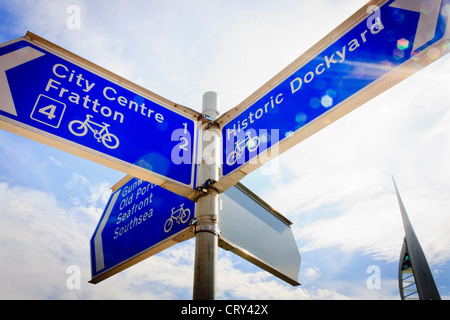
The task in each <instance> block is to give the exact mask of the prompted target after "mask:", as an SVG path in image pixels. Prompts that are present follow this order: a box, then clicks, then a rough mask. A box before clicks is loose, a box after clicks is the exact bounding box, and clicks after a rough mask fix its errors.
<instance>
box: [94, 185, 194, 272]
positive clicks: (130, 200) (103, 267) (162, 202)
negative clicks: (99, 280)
mask: <svg viewBox="0 0 450 320" xmlns="http://www.w3.org/2000/svg"><path fill="white" fill-rule="evenodd" d="M194 210H195V203H194V202H192V201H190V200H188V199H186V198H184V197H182V196H179V195H176V194H174V193H172V192H170V191H167V190H165V189H163V188H161V187H159V186H157V185H153V184H151V183H148V182H146V181H142V180H140V179H136V178H133V179H131V180H130V181H129V182H128V183H126V184H125V185H124V186H122V187H121V188H120V189H118V190H117V191H116V192H114V193H113V194H112V196H111V198H110V200H109V202H108V204H107V206H106V208H105V211H104V213H103V215H102V218H101V219H100V222H99V225H98V226H97V228H96V230H95V232H94V235H93V236H92V239H91V242H90V243H91V261H92V277H95V276H97V275H99V274H101V273H103V272H105V271H107V270H110V269H111V268H113V267H116V266H117V265H118V264H120V263H122V262H125V261H127V260H128V259H130V258H132V257H134V256H136V255H138V254H141V253H143V252H144V251H145V250H147V249H149V248H152V247H153V246H155V245H157V244H158V243H160V242H161V241H164V240H166V239H168V238H171V237H172V236H173V235H175V234H177V233H179V232H181V231H183V230H185V229H187V228H189V223H190V220H191V219H193V218H194V214H195V212H194Z"/></svg>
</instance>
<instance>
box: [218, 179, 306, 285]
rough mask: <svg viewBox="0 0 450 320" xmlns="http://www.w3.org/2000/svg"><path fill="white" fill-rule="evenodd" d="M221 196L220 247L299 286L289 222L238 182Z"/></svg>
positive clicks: (297, 260) (298, 256) (294, 245)
mask: <svg viewBox="0 0 450 320" xmlns="http://www.w3.org/2000/svg"><path fill="white" fill-rule="evenodd" d="M220 199H221V202H222V204H221V214H220V218H219V229H220V232H221V237H220V240H219V245H220V247H221V248H223V249H226V250H230V251H231V252H234V253H235V254H237V255H239V256H240V257H242V258H244V259H246V260H248V261H250V262H251V263H253V264H255V265H257V266H259V267H261V268H262V269H264V270H266V271H268V272H270V273H271V274H273V275H275V276H277V277H279V278H280V279H282V280H284V281H286V282H288V283H289V284H291V285H294V286H296V285H299V283H298V275H299V272H300V262H301V257H300V253H299V251H298V247H297V243H296V242H295V239H294V235H293V233H292V229H291V227H290V226H291V225H292V222H290V221H289V220H287V219H286V218H285V217H284V216H283V215H281V214H280V213H278V212H277V211H275V210H274V209H272V208H271V207H270V206H269V205H268V204H267V203H266V202H264V201H263V200H262V199H260V198H259V197H258V196H257V195H255V194H254V193H253V192H251V191H250V190H249V189H247V188H246V187H245V186H243V185H242V184H240V183H238V184H236V185H235V186H233V187H231V188H229V189H228V190H227V191H225V192H224V193H222V194H221V195H220Z"/></svg>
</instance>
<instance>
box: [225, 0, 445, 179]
mask: <svg viewBox="0 0 450 320" xmlns="http://www.w3.org/2000/svg"><path fill="white" fill-rule="evenodd" d="M372 3H378V4H379V6H371V7H369V6H368V7H365V8H363V9H364V10H360V11H359V12H358V13H357V14H356V15H355V16H353V17H352V18H350V19H349V20H348V21H346V22H345V23H344V24H343V25H342V26H341V27H339V28H338V29H337V30H336V31H335V32H334V33H332V34H331V35H330V36H328V37H326V38H325V39H324V40H323V41H321V42H320V43H319V44H318V45H317V46H315V47H314V48H313V49H312V50H310V51H308V53H307V54H305V55H304V56H302V57H300V58H299V60H297V61H296V62H294V63H293V65H291V66H290V67H288V68H287V71H286V70H285V71H283V72H281V74H282V76H278V77H275V78H274V79H273V81H270V82H269V83H268V84H267V85H265V86H264V87H263V88H261V89H260V90H259V91H257V92H256V94H255V95H254V98H253V99H251V98H250V99H248V100H250V101H246V102H244V103H243V104H241V105H240V106H238V107H237V109H239V112H240V113H239V112H235V113H234V114H232V115H230V116H229V117H227V116H226V117H222V119H223V120H222V122H221V125H222V135H223V176H227V175H229V174H230V173H232V172H235V171H236V170H237V169H240V168H242V166H243V165H245V164H248V163H251V162H252V160H253V163H256V161H255V159H256V157H257V156H259V155H261V154H262V153H263V152H265V151H267V150H269V149H271V148H273V147H279V146H281V145H283V144H286V145H288V146H287V147H283V148H281V150H280V152H282V151H285V150H286V149H288V148H290V147H292V146H294V145H295V144H296V143H298V142H300V141H301V140H303V139H305V138H306V137H307V136H310V135H311V134H313V133H314V132H316V131H318V130H320V129H321V128H323V127H325V126H326V125H328V124H329V123H331V122H332V121H334V120H336V119H337V118H339V117H341V116H343V115H344V114H346V113H348V112H349V111H351V110H353V109H354V108H356V107H358V106H360V105H361V104H362V103H364V102H365V101H367V100H369V99H370V98H372V97H374V96H375V95H377V94H379V93H381V92H382V91H384V90H386V89H388V88H389V87H391V86H392V85H394V84H395V83H397V82H398V81H400V80H402V79H404V78H406V77H407V76H409V75H411V74H412V73H414V72H415V71H417V70H419V69H421V68H423V66H424V65H427V64H429V63H431V62H433V61H434V60H436V59H437V58H439V57H441V56H442V55H443V54H444V53H446V52H447V51H448V49H449V42H448V39H449V34H448V32H447V29H448V28H447V21H448V18H449V12H450V1H448V0H435V1H429V0H427V1H423V0H391V1H378V2H372ZM367 11H369V12H367ZM370 13H372V14H370ZM286 73H287V75H286V76H284V75H285V74H286ZM358 99H359V100H358ZM236 113H237V114H236ZM220 121H221V119H219V122H220ZM289 140H292V142H289ZM249 171H250V170H246V171H245V172H246V173H248V172H249Z"/></svg>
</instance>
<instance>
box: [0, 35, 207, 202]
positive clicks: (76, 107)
mask: <svg viewBox="0 0 450 320" xmlns="http://www.w3.org/2000/svg"><path fill="white" fill-rule="evenodd" d="M198 115H199V114H197V113H196V112H194V111H192V110H188V109H187V108H184V107H181V106H177V105H175V104H174V103H172V102H170V101H168V100H166V99H164V98H161V97H159V96H157V95H155V94H154V93H151V92H149V91H147V90H145V89H143V88H141V87H139V86H137V85H135V84H133V83H131V82H129V81H127V80H125V79H122V78H120V77H118V76H116V75H114V74H112V73H111V72H109V71H107V70H104V69H102V68H100V67H98V66H95V65H93V64H92V63H90V62H88V61H85V60H84V59H82V58H79V57H77V56H75V55H74V54H72V53H70V52H67V51H65V50H64V49H61V48H59V47H56V46H55V45H53V44H51V43H49V42H47V41H45V40H43V39H41V38H39V37H37V36H35V35H33V34H31V33H28V34H27V36H26V37H25V38H20V39H17V40H14V41H11V42H9V43H6V44H4V45H2V46H1V47H0V128H3V129H6V130H10V131H12V132H15V133H18V134H21V135H24V136H26V137H29V138H32V139H35V140H37V141H39V142H43V143H47V144H49V145H51V146H54V147H57V148H60V149H62V150H64V151H69V152H72V153H74V154H76V155H79V156H82V157H85V158H87V159H90V160H93V161H96V162H99V163H101V164H105V165H108V166H110V167H112V168H115V169H118V170H121V171H124V172H126V173H129V174H133V175H134V176H137V177H141V178H143V179H146V180H148V181H151V182H154V183H156V184H158V185H162V184H164V183H165V182H166V181H168V182H169V183H171V184H174V185H176V186H177V187H176V188H175V189H176V191H177V192H179V193H181V194H183V195H185V196H189V195H190V194H191V193H192V192H193V191H192V189H193V188H194V187H195V171H196V170H195V168H196V166H195V157H194V155H195V145H196V144H195V143H194V141H195V139H196V132H197V128H196V121H195V120H196V119H197V117H198ZM178 186H180V188H181V189H180V188H179V187H178ZM177 188H178V189H177ZM180 190H182V191H180Z"/></svg>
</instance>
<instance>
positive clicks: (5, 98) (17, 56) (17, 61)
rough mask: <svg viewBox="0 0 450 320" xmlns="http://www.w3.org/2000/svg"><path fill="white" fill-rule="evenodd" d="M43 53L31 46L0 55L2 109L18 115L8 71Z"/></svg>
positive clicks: (0, 103)
mask: <svg viewBox="0 0 450 320" xmlns="http://www.w3.org/2000/svg"><path fill="white" fill-rule="evenodd" d="M43 55H45V53H43V52H41V51H38V50H36V49H33V48H31V47H24V48H21V49H18V50H16V51H13V52H10V53H7V54H5V55H3V56H1V57H0V110H2V111H5V112H8V113H11V114H13V115H15V116H17V111H16V107H15V106H14V101H13V99H12V96H11V90H10V88H9V83H8V78H7V77H6V71H7V70H9V69H12V68H15V67H17V66H20V65H21V64H24V63H27V62H29V61H31V60H34V59H37V58H39V57H42V56H43Z"/></svg>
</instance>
